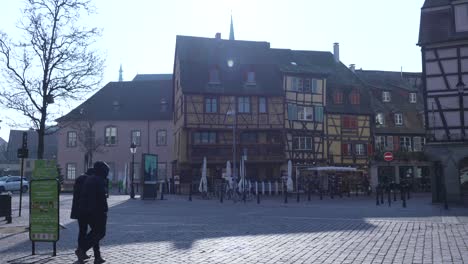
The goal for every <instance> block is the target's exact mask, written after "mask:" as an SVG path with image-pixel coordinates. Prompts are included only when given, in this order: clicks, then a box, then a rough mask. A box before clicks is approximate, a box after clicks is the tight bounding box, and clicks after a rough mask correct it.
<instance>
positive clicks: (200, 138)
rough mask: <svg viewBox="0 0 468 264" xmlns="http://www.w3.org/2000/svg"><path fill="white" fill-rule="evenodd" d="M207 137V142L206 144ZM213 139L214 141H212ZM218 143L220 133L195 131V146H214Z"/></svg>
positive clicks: (193, 137) (193, 134) (193, 135)
mask: <svg viewBox="0 0 468 264" xmlns="http://www.w3.org/2000/svg"><path fill="white" fill-rule="evenodd" d="M205 136H206V142H204V140H205ZM211 139H214V141H212V140H211ZM217 142H218V133H216V132H215V131H195V132H193V133H192V144H193V145H212V144H216V143H217Z"/></svg>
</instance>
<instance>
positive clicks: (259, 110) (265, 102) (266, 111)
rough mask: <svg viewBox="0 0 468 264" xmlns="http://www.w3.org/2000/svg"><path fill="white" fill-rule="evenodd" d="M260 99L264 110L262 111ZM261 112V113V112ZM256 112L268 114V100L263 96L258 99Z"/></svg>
mask: <svg viewBox="0 0 468 264" xmlns="http://www.w3.org/2000/svg"><path fill="white" fill-rule="evenodd" d="M262 99H263V106H264V109H262ZM262 110H263V111H262ZM258 112H259V113H260V114H266V113H268V98H267V97H265V96H260V97H259V98H258Z"/></svg>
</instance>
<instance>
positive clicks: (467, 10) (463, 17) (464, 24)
mask: <svg viewBox="0 0 468 264" xmlns="http://www.w3.org/2000/svg"><path fill="white" fill-rule="evenodd" d="M454 9H455V12H454V13H455V28H456V31H457V32H467V31H468V4H466V3H465V4H459V5H455V6H454Z"/></svg>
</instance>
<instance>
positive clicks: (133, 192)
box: [130, 142, 137, 199]
mask: <svg viewBox="0 0 468 264" xmlns="http://www.w3.org/2000/svg"><path fill="white" fill-rule="evenodd" d="M136 151H137V146H136V145H135V142H132V144H130V153H132V172H131V176H130V181H131V183H130V184H131V185H130V198H132V199H135V189H134V187H133V177H134V175H135V153H136Z"/></svg>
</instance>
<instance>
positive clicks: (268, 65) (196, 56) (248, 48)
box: [176, 36, 283, 95]
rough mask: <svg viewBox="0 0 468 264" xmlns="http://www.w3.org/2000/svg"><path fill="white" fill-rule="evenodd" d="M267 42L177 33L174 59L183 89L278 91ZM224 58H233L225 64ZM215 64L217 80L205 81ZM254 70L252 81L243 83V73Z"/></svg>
mask: <svg viewBox="0 0 468 264" xmlns="http://www.w3.org/2000/svg"><path fill="white" fill-rule="evenodd" d="M269 51H270V44H269V43H267V42H254V41H238V40H235V41H234V40H223V39H212V38H200V37H189V36H177V44H176V59H178V61H179V63H180V65H179V67H180V85H181V87H182V90H183V91H184V92H185V93H224V94H243V93H245V94H250V95H252V94H269V95H281V94H282V92H283V91H282V82H281V75H280V74H279V70H278V68H277V66H276V65H275V64H274V62H273V60H272V57H271V56H269V55H270V53H269ZM228 60H232V61H233V63H234V64H233V66H232V67H229V66H228V64H227V62H228ZM214 68H217V69H219V73H220V76H219V78H220V83H219V84H210V83H209V72H210V70H211V69H214ZM249 69H253V70H254V71H255V79H256V85H246V84H245V74H246V72H247V71H248V70H249Z"/></svg>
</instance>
